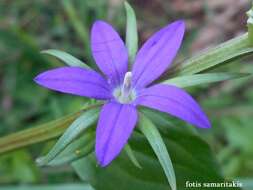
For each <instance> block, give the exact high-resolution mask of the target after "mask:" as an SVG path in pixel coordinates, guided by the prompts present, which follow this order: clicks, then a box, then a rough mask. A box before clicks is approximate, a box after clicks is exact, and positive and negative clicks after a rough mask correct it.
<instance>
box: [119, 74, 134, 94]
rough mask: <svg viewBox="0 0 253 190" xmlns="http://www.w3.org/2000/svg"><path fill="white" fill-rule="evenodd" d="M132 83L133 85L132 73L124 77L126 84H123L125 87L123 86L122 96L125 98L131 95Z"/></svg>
mask: <svg viewBox="0 0 253 190" xmlns="http://www.w3.org/2000/svg"><path fill="white" fill-rule="evenodd" d="M131 83H132V73H131V72H127V73H126V74H125V77H124V82H123V86H122V89H121V90H122V91H121V93H122V95H123V96H128V95H129V91H130V89H131Z"/></svg>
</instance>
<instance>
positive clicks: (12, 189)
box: [0, 184, 94, 190]
mask: <svg viewBox="0 0 253 190" xmlns="http://www.w3.org/2000/svg"><path fill="white" fill-rule="evenodd" d="M59 189H61V190H94V189H93V188H92V187H91V186H90V185H88V184H61V185H21V186H7V187H4V186H2V187H0V190H59Z"/></svg>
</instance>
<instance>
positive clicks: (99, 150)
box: [96, 102, 138, 167]
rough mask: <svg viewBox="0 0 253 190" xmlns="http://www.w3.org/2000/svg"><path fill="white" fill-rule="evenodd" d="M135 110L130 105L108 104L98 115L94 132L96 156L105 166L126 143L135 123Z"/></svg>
mask: <svg viewBox="0 0 253 190" xmlns="http://www.w3.org/2000/svg"><path fill="white" fill-rule="evenodd" d="M137 117H138V115H137V110H136V108H135V107H134V106H133V105H130V104H118V103H116V102H109V103H107V104H105V105H104V106H103V108H102V111H101V113H100V118H99V121H98V126H97V132H96V156H97V159H98V161H99V163H100V165H101V166H103V167H104V166H107V165H108V164H109V163H110V162H111V161H112V160H113V159H114V158H115V157H116V156H117V155H118V154H119V153H120V151H121V149H122V148H123V147H124V145H125V144H126V143H127V140H128V138H129V137H130V135H131V133H132V131H133V129H134V127H135V124H136V122H137Z"/></svg>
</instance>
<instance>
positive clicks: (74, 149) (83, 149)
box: [47, 130, 95, 166]
mask: <svg viewBox="0 0 253 190" xmlns="http://www.w3.org/2000/svg"><path fill="white" fill-rule="evenodd" d="M94 139H95V132H94V131H93V130H91V131H86V132H85V133H84V134H83V135H81V137H79V138H78V139H76V140H75V141H74V142H72V143H71V144H69V145H68V146H67V147H66V148H65V149H64V150H63V151H62V152H61V153H60V154H59V155H57V156H56V157H55V158H54V159H52V160H51V161H50V162H49V163H48V164H47V165H49V166H58V165H62V164H66V163H70V162H73V161H75V160H77V159H80V158H82V157H85V156H86V155H88V154H89V153H91V152H92V151H93V149H94V144H95V140H94Z"/></svg>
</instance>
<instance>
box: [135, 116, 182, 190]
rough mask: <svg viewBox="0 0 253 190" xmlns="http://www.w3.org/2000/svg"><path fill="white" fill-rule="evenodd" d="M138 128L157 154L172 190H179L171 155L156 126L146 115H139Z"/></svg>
mask: <svg viewBox="0 0 253 190" xmlns="http://www.w3.org/2000/svg"><path fill="white" fill-rule="evenodd" d="M138 126H139V127H140V129H141V131H142V133H143V134H144V135H145V136H146V138H147V140H148V141H149V143H150V145H151V147H152V149H153V150H154V152H155V154H156V155H157V157H158V159H159V161H160V163H161V165H162V167H163V170H164V172H165V175H166V177H167V179H168V182H169V184H170V186H171V189H172V190H176V189H177V184H176V177H175V172H174V168H173V165H172V162H171V159H170V156H169V153H168V151H167V149H166V146H165V144H164V142H163V139H162V137H161V135H160V133H159V131H158V130H157V129H156V127H155V126H154V124H153V123H152V122H151V121H150V120H149V119H148V118H147V117H146V116H145V115H144V114H139V123H138Z"/></svg>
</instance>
